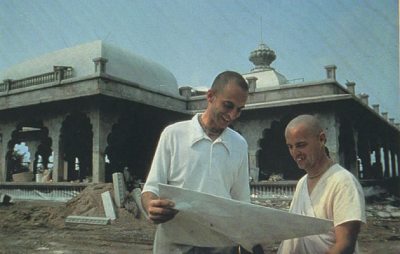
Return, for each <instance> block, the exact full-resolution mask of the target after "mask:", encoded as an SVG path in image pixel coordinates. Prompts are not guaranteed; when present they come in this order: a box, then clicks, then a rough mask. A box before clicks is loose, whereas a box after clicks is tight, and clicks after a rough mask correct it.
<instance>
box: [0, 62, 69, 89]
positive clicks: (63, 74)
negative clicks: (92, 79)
mask: <svg viewBox="0 0 400 254" xmlns="http://www.w3.org/2000/svg"><path fill="white" fill-rule="evenodd" d="M72 77H73V69H72V67H68V66H55V67H54V71H52V72H48V73H44V74H40V75H36V76H31V77H27V78H23V79H18V80H10V79H8V80H4V82H3V83H0V92H7V91H10V90H16V89H21V88H26V87H31V86H36V85H40V84H46V83H51V82H56V81H61V80H64V79H69V78H72Z"/></svg>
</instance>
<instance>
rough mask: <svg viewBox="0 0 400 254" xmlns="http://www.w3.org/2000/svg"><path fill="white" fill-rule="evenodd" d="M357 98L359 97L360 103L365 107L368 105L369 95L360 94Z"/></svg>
mask: <svg viewBox="0 0 400 254" xmlns="http://www.w3.org/2000/svg"><path fill="white" fill-rule="evenodd" d="M359 96H360V99H361V101H362V102H363V103H364V104H365V105H368V97H369V95H368V94H366V93H361V94H360V95H359Z"/></svg>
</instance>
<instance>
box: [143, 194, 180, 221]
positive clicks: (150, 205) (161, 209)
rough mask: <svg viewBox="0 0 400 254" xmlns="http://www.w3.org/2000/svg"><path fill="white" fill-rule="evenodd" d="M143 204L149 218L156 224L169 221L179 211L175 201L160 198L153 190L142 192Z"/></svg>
mask: <svg viewBox="0 0 400 254" xmlns="http://www.w3.org/2000/svg"><path fill="white" fill-rule="evenodd" d="M142 205H143V207H144V209H145V210H146V212H147V215H148V219H149V220H150V221H151V222H153V223H154V224H159V223H164V222H167V221H169V220H171V219H173V218H174V217H175V215H176V214H177V213H178V210H176V209H174V206H175V204H174V202H172V201H171V200H169V199H160V198H159V197H158V196H157V195H155V194H154V193H152V192H144V193H143V194H142Z"/></svg>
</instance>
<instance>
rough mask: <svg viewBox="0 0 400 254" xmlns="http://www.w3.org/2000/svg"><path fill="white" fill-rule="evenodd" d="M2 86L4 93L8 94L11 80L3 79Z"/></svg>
mask: <svg viewBox="0 0 400 254" xmlns="http://www.w3.org/2000/svg"><path fill="white" fill-rule="evenodd" d="M3 82H4V86H5V91H6V92H8V91H10V88H11V84H12V80H11V79H5V80H3Z"/></svg>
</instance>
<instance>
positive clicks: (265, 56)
mask: <svg viewBox="0 0 400 254" xmlns="http://www.w3.org/2000/svg"><path fill="white" fill-rule="evenodd" d="M275 59H276V55H275V52H274V51H273V50H272V49H270V48H268V47H267V45H266V44H265V43H260V45H258V47H257V48H256V49H255V50H253V51H252V52H251V53H250V57H249V60H250V61H251V62H252V63H253V64H254V65H255V67H254V68H253V69H252V71H255V70H257V71H259V70H266V69H271V67H270V66H269V65H270V64H271V63H272V62H273V61H274V60H275Z"/></svg>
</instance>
